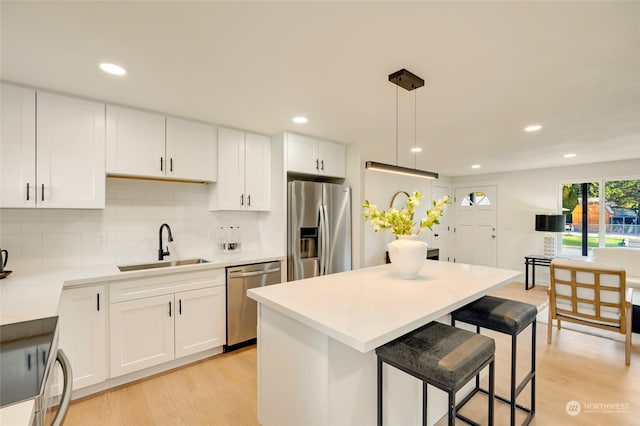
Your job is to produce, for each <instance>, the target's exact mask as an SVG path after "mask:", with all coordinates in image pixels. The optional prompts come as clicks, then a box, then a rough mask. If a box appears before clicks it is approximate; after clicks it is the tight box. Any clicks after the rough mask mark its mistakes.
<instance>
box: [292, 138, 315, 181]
mask: <svg viewBox="0 0 640 426" xmlns="http://www.w3.org/2000/svg"><path fill="white" fill-rule="evenodd" d="M319 169H320V158H319V155H318V142H317V141H316V140H315V139H311V138H308V137H306V136H300V135H294V134H291V133H289V134H288V135H287V171H289V172H295V173H306V174H312V175H316V174H318V170H319Z"/></svg>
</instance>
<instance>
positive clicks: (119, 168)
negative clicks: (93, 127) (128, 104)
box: [107, 105, 165, 177]
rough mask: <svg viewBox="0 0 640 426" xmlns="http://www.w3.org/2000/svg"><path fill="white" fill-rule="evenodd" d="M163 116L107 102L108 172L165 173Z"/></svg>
mask: <svg viewBox="0 0 640 426" xmlns="http://www.w3.org/2000/svg"><path fill="white" fill-rule="evenodd" d="M164 157H165V116H164V115H160V114H152V113H149V112H143V111H137V110H133V109H129V108H122V107H116V106H113V105H107V173H113V174H121V175H129V176H148V177H164V176H165V173H164V170H165V164H164V163H165V158H164Z"/></svg>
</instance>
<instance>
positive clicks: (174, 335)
mask: <svg viewBox="0 0 640 426" xmlns="http://www.w3.org/2000/svg"><path fill="white" fill-rule="evenodd" d="M211 274H212V273H211V271H209V272H194V273H185V274H175V275H173V276H167V277H161V278H155V279H153V278H142V279H139V280H132V281H128V282H124V283H121V284H113V285H112V287H111V294H110V297H111V302H112V303H111V304H110V312H109V314H110V320H109V323H110V327H109V329H110V333H109V334H110V352H111V377H112V378H114V377H118V376H122V375H124V374H129V373H133V372H135V371H139V370H142V369H145V368H149V367H153V366H156V365H159V364H163V363H165V362H168V361H172V360H174V359H177V358H181V357H184V356H187V355H192V354H195V353H198V352H202V351H205V350H207V349H213V348H216V347H220V346H222V345H224V344H225V343H226V336H225V330H226V328H225V321H226V315H225V309H226V304H225V286H224V282H225V281H224V270H222V271H221V272H218V271H216V272H214V276H213V277H211ZM207 275H208V276H207ZM180 289H184V290H185V291H176V290H180ZM130 299H133V300H130ZM114 302H115V303H114Z"/></svg>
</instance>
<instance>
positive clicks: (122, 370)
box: [110, 294, 174, 377]
mask: <svg viewBox="0 0 640 426" xmlns="http://www.w3.org/2000/svg"><path fill="white" fill-rule="evenodd" d="M172 305H173V294H171V295H165V296H156V297H148V298H145V299H138V300H131V301H128V302H122V303H114V304H112V305H111V311H110V314H111V321H110V331H111V333H110V334H111V377H117V376H121V375H123V374H127V373H132V372H134V371H138V370H142V369H143V368H147V367H153V366H154V365H158V364H162V363H163V362H167V361H171V360H172V359H173V358H174V353H173V334H174V333H173V330H174V323H173V314H174V312H172V311H173V310H174V309H173V306H172Z"/></svg>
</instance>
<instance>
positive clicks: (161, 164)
mask: <svg viewBox="0 0 640 426" xmlns="http://www.w3.org/2000/svg"><path fill="white" fill-rule="evenodd" d="M162 166H163V163H162V157H160V171H163V170H162V169H163V167H162Z"/></svg>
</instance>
